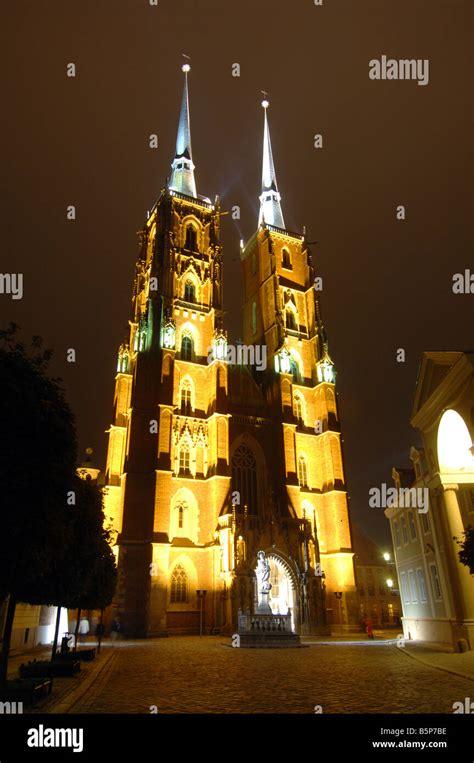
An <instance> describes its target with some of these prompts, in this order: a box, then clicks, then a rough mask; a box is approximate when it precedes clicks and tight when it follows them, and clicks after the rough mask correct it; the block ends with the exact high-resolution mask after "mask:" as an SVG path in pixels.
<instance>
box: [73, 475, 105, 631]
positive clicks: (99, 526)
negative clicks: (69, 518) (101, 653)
mask: <svg viewBox="0 0 474 763" xmlns="http://www.w3.org/2000/svg"><path fill="white" fill-rule="evenodd" d="M76 498H77V509H76V512H75V515H76V522H75V528H74V531H73V534H72V544H71V554H70V564H71V575H72V577H74V578H75V580H77V582H79V581H80V584H79V585H76V584H75V585H76V587H75V595H74V596H72V597H71V596H70V597H69V598H68V601H67V603H66V601H65V603H64V606H68V607H70V608H71V609H73V608H74V609H77V610H78V612H77V618H76V633H75V644H77V631H78V626H79V618H80V613H81V610H82V609H100V610H103V609H105V607H107V606H108V605H109V604H110V603H111V601H112V598H113V595H114V591H115V585H116V582H117V569H116V566H115V557H114V554H113V551H112V549H111V547H110V539H111V530H110V529H106V528H104V505H103V491H102V489H101V488H100V487H99V486H98V485H97V484H96V483H94V482H92V481H90V480H88V479H87V477H86V478H85V479H81V478H80V477H77V480H76Z"/></svg>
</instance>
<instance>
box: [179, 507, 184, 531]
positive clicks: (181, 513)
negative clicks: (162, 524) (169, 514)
mask: <svg viewBox="0 0 474 763" xmlns="http://www.w3.org/2000/svg"><path fill="white" fill-rule="evenodd" d="M183 527H184V507H183V505H181V506H178V529H179V530H182V529H183Z"/></svg>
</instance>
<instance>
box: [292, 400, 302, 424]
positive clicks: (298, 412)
mask: <svg viewBox="0 0 474 763" xmlns="http://www.w3.org/2000/svg"><path fill="white" fill-rule="evenodd" d="M293 413H294V416H295V419H297V421H298V424H303V423H304V416H303V400H302V398H301V396H300V395H295V396H294V398H293Z"/></svg>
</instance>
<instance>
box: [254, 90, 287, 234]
mask: <svg viewBox="0 0 474 763" xmlns="http://www.w3.org/2000/svg"><path fill="white" fill-rule="evenodd" d="M269 105H270V104H269V102H268V101H267V99H266V98H265V99H264V100H263V101H262V106H263V109H264V125H263V162H262V193H261V194H260V197H259V198H260V214H259V216H258V224H259V225H260V224H261V223H262V222H263V221H265V222H266V223H268V224H269V225H275V226H276V227H277V228H284V227H285V221H284V220H283V213H282V211H281V205H280V200H281V196H280V194H279V193H278V186H277V181H276V174H275V165H274V164H273V154H272V144H271V141H270V130H269V128H268V119H267V109H268V107H269Z"/></svg>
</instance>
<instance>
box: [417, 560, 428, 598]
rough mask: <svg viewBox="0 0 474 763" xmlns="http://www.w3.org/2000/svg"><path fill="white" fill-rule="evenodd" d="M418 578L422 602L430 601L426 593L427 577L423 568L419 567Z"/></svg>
mask: <svg viewBox="0 0 474 763" xmlns="http://www.w3.org/2000/svg"><path fill="white" fill-rule="evenodd" d="M416 577H417V579H418V589H419V591H420V601H428V594H427V591H426V583H425V576H424V574H423V570H422V569H421V567H418V569H417V571H416Z"/></svg>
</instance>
